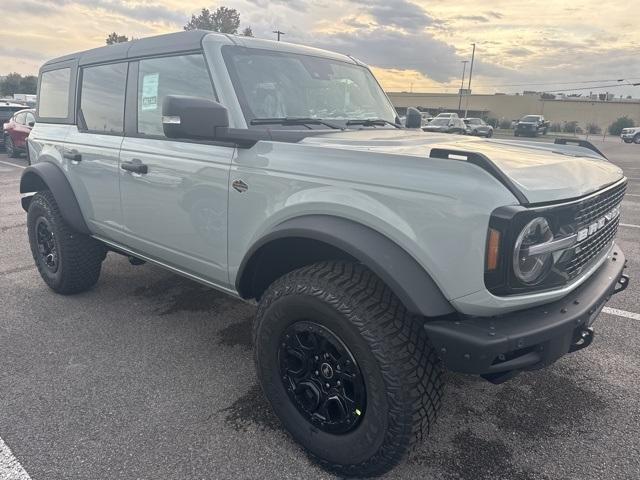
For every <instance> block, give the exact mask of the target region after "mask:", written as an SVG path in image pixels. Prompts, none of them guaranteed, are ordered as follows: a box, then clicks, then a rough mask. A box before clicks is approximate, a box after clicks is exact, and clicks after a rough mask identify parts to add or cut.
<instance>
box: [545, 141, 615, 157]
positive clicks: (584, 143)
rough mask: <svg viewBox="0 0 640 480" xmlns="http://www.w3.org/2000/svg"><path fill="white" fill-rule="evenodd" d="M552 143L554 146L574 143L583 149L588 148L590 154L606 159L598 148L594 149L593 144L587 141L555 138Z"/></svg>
mask: <svg viewBox="0 0 640 480" xmlns="http://www.w3.org/2000/svg"><path fill="white" fill-rule="evenodd" d="M553 143H554V144H555V145H567V144H568V143H575V144H577V145H578V146H580V147H583V148H588V149H589V150H591V151H592V152H596V153H597V154H598V155H600V156H601V157H602V158H607V157H606V155H605V154H604V153H602V152H601V151H600V150H599V149H598V147H596V146H595V145H594V144H593V143H591V142H589V141H587V140H581V139H579V138H564V137H561V138H556V139H555V140H554V141H553Z"/></svg>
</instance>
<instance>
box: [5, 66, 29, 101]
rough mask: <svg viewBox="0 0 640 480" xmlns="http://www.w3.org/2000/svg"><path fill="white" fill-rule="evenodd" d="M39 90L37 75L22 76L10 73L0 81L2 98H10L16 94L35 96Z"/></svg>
mask: <svg viewBox="0 0 640 480" xmlns="http://www.w3.org/2000/svg"><path fill="white" fill-rule="evenodd" d="M37 88H38V77H37V76H36V75H24V76H22V75H20V74H19V73H15V72H13V73H10V74H9V75H7V76H6V77H4V78H2V79H0V97H10V96H12V95H13V94H14V93H27V94H35V93H36V90H37Z"/></svg>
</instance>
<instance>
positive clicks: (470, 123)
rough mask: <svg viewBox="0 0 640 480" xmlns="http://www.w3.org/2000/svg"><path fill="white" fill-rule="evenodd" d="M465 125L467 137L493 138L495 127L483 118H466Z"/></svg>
mask: <svg viewBox="0 0 640 480" xmlns="http://www.w3.org/2000/svg"><path fill="white" fill-rule="evenodd" d="M464 123H465V125H466V126H467V135H477V136H479V137H487V138H491V137H493V127H492V126H491V125H488V124H487V122H485V121H484V120H483V119H481V118H465V119H464Z"/></svg>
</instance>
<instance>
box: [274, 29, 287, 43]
mask: <svg viewBox="0 0 640 480" xmlns="http://www.w3.org/2000/svg"><path fill="white" fill-rule="evenodd" d="M273 33H275V34H276V35H278V41H280V35H286V33H284V32H281V31H280V30H274V31H273Z"/></svg>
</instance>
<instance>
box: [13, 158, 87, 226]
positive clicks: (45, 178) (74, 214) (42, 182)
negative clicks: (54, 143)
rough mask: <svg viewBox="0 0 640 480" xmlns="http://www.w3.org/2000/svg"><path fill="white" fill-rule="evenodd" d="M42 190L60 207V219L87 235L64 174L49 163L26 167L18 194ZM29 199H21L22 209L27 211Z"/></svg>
mask: <svg viewBox="0 0 640 480" xmlns="http://www.w3.org/2000/svg"><path fill="white" fill-rule="evenodd" d="M43 189H47V190H50V191H51V193H52V194H53V197H54V198H55V199H56V202H57V203H58V207H60V213H61V214H62V218H64V219H65V221H66V222H67V223H68V224H69V225H70V226H71V228H73V229H74V230H75V231H77V232H79V233H84V234H87V235H89V234H90V233H91V232H90V231H89V228H88V227H87V224H86V222H85V221H84V217H83V216H82V211H81V210H80V205H78V200H77V199H76V196H75V194H74V193H73V189H72V188H71V184H70V183H69V180H67V177H66V176H65V174H64V172H63V171H62V170H61V169H60V167H58V166H57V165H54V164H53V163H51V162H40V163H37V164H35V165H31V166H30V167H27V168H26V169H25V170H24V172H22V177H21V178H20V193H32V192H38V191H41V190H43ZM30 203H31V197H29V196H23V197H22V208H23V209H24V210H25V211H26V210H28V209H29V204H30Z"/></svg>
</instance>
